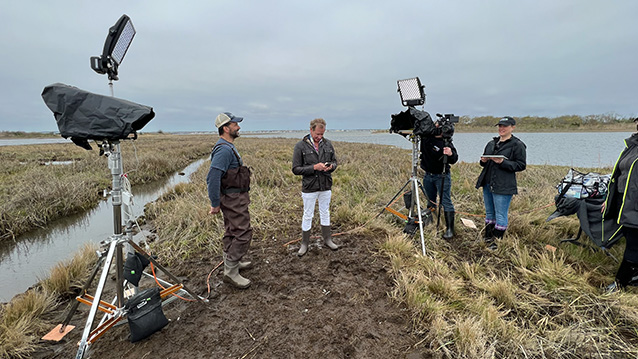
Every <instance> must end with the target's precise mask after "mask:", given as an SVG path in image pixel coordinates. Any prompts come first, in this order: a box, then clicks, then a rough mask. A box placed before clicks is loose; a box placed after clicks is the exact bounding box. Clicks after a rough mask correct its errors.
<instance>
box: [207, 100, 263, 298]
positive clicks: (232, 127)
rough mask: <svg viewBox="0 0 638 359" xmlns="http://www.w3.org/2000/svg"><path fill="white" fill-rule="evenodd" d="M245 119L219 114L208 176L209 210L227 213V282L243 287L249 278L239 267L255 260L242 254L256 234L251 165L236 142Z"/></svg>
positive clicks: (245, 267) (223, 243) (225, 275)
mask: <svg viewBox="0 0 638 359" xmlns="http://www.w3.org/2000/svg"><path fill="white" fill-rule="evenodd" d="M242 120H243V118H242V117H237V116H235V115H233V114H232V113H230V112H223V113H220V114H219V115H217V118H216V119H215V127H217V130H218V132H219V140H218V141H217V143H216V144H215V147H213V151H212V153H211V160H210V170H209V171H208V176H207V177H206V184H207V186H208V198H209V199H210V211H209V213H210V214H217V213H219V212H220V211H221V212H222V214H223V216H224V229H225V233H224V236H223V237H222V247H223V248H222V249H223V258H224V282H228V283H230V284H232V285H233V286H235V287H237V288H240V289H244V288H248V287H249V286H250V280H249V279H247V278H244V277H242V276H241V274H239V270H240V269H242V270H243V269H249V268H252V263H251V262H249V261H242V258H243V257H244V255H246V253H247V252H248V248H249V247H250V242H251V241H252V238H253V230H252V227H251V226H250V213H248V205H249V204H250V198H249V196H248V191H249V190H250V169H248V167H246V166H244V165H243V161H242V159H241V157H240V156H239V153H238V152H237V149H236V148H235V145H234V143H233V142H234V140H235V139H236V138H237V137H239V129H240V127H239V122H241V121H242Z"/></svg>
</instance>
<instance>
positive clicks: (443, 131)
mask: <svg viewBox="0 0 638 359" xmlns="http://www.w3.org/2000/svg"><path fill="white" fill-rule="evenodd" d="M436 117H438V119H437V120H436V122H435V127H436V128H437V132H440V133H438V134H435V136H438V135H441V136H442V137H443V138H444V139H448V140H449V139H450V138H452V136H453V135H454V124H455V123H459V116H454V114H452V113H446V114H445V115H441V114H440V113H437V114H436ZM437 124H438V126H437Z"/></svg>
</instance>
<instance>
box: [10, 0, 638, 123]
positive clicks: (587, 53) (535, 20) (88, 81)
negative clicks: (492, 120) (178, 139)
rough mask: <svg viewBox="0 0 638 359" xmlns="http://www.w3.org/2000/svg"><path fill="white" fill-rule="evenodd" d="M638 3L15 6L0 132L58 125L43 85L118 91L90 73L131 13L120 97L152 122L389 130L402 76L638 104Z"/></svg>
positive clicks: (561, 108)
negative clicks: (220, 115) (224, 115)
mask: <svg viewBox="0 0 638 359" xmlns="http://www.w3.org/2000/svg"><path fill="white" fill-rule="evenodd" d="M637 10H638V3H636V2H633V1H629V0H625V1H614V2H600V1H576V0H571V1H560V2H557V1H549V0H540V1H534V2H519V1H517V2H511V1H506V0H488V1H481V2H475V1H469V0H467V1H460V0H459V1H446V2H415V1H407V0H400V1H395V2H388V1H378V0H375V1H349V2H343V1H322V2H311V3H308V2H298V1H283V0H280V1H269V2H256V1H253V2H250V1H232V2H231V1H226V2H219V1H215V2H211V1H189V2H182V3H179V4H178V3H175V2H168V1H162V0H158V1H139V2H130V1H120V0H117V1H112V2H111V3H109V6H97V5H96V4H91V5H89V4H88V3H83V2H70V1H68V2H55V3H53V2H44V3H35V2H32V1H22V2H10V3H8V4H5V5H4V7H3V12H2V14H1V15H0V20H2V21H1V22H0V48H2V49H3V56H2V57H1V58H2V59H1V60H0V61H1V62H0V65H1V66H0V83H2V86H1V90H0V95H1V96H0V130H9V131H15V130H25V131H54V130H56V129H57V128H56V125H55V121H54V119H53V116H52V114H51V113H50V112H49V111H48V109H47V108H46V107H45V106H44V103H43V102H42V100H41V98H40V93H41V91H42V89H43V88H44V86H46V85H48V84H51V83H54V82H62V83H66V84H70V85H73V86H77V87H79V88H82V89H84V90H87V91H91V92H96V93H101V94H105V95H106V94H108V93H109V90H108V86H107V82H108V80H107V78H106V77H105V76H104V75H98V74H96V73H95V72H93V71H92V70H91V69H90V66H89V57H90V56H96V55H100V54H101V50H102V46H103V43H104V39H105V38H106V34H107V30H108V28H109V27H110V26H112V25H113V24H114V23H115V21H116V20H117V19H118V18H119V17H120V16H121V15H122V14H124V13H126V14H127V15H129V16H130V17H131V19H132V21H133V24H134V25H135V28H136V30H137V35H136V37H135V39H134V41H133V43H132V45H131V47H130V49H129V52H128V53H127V55H126V57H125V59H124V61H123V63H122V65H121V67H120V81H117V82H115V84H114V89H115V95H116V96H117V97H121V98H125V99H128V100H131V101H135V102H139V103H142V104H145V105H149V106H153V107H154V109H155V111H156V113H157V116H156V118H155V119H154V120H153V121H151V122H150V123H149V124H148V125H147V126H146V128H145V130H148V131H156V130H164V131H178V130H185V131H192V130H195V131H196V130H213V128H212V121H213V120H212V119H213V118H214V116H215V115H216V113H217V112H220V111H231V112H234V113H236V114H238V115H241V116H244V117H245V118H246V121H244V122H243V123H242V128H243V129H244V130H263V129H304V128H306V127H307V124H308V122H309V120H310V119H312V118H315V117H324V118H325V119H326V120H327V121H328V125H329V127H331V128H341V129H353V128H387V127H388V126H389V119H390V117H389V116H390V114H392V113H397V112H399V111H402V110H403V108H402V106H401V104H400V101H399V96H398V94H397V92H396V81H397V80H398V79H403V78H409V77H413V76H419V77H420V79H421V81H422V82H423V83H424V84H425V86H426V92H427V103H426V106H425V109H426V110H427V111H430V112H432V113H434V112H448V113H449V112H454V113H455V114H459V115H468V116H481V115H495V116H500V115H505V114H509V115H513V116H525V115H539V116H557V115H563V114H579V115H588V114H600V113H608V112H616V113H618V114H620V115H622V116H632V115H634V114H635V113H636V110H635V108H634V104H633V101H634V99H635V98H636V91H635V90H634V87H635V85H634V84H635V83H636V80H638V75H637V72H636V71H635V70H634V63H635V59H636V55H637V54H638V44H637V43H636V41H635V39H636V38H638V24H636V22H635V20H634V18H633V16H634V14H636V13H638V11H637Z"/></svg>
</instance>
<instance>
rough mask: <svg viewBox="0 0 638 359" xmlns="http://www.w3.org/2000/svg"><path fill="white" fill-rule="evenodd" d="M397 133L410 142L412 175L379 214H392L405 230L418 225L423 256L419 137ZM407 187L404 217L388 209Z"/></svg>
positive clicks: (404, 132) (422, 192)
mask: <svg viewBox="0 0 638 359" xmlns="http://www.w3.org/2000/svg"><path fill="white" fill-rule="evenodd" d="M398 133H399V134H400V135H402V136H404V137H406V138H407V139H408V140H410V142H412V175H411V176H410V179H409V180H408V181H407V182H405V184H404V185H403V187H401V189H399V192H397V194H396V195H394V197H392V199H391V200H390V202H388V204H386V205H385V207H384V208H383V209H382V210H381V212H380V213H383V211H388V212H390V213H392V214H394V215H395V216H397V217H399V218H402V219H404V220H405V221H406V228H407V227H408V226H414V225H416V224H418V225H419V234H420V236H421V249H422V252H423V255H425V238H424V236H423V219H424V215H423V213H422V209H421V200H420V198H419V197H420V195H419V191H420V193H421V194H423V196H424V197H425V198H427V195H426V194H425V190H424V189H423V184H422V183H421V181H420V179H419V177H418V176H417V169H418V167H419V145H420V142H421V139H420V137H419V136H416V135H414V133H413V132H412V131H399V132H398ZM408 187H409V188H410V191H411V193H412V195H411V196H410V198H409V200H406V201H405V202H406V208H407V209H408V215H407V216H406V215H404V214H402V213H400V212H398V211H395V210H394V209H392V208H390V205H391V204H392V203H393V202H394V200H395V199H396V198H397V197H399V195H400V194H401V193H402V192H403V191H404V190H405V189H406V188H408ZM427 216H430V213H428V214H427ZM417 219H418V220H417ZM404 231H405V230H404Z"/></svg>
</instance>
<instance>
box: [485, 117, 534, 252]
mask: <svg viewBox="0 0 638 359" xmlns="http://www.w3.org/2000/svg"><path fill="white" fill-rule="evenodd" d="M496 126H498V137H494V138H493V139H492V140H491V141H490V142H488V143H487V145H486V146H485V150H484V151H483V154H482V155H481V160H480V161H479V164H480V165H481V166H482V167H483V170H482V171H481V174H480V175H479V177H478V180H477V181H476V188H479V187H483V202H484V203H485V234H484V239H485V242H486V243H487V245H488V248H490V249H496V242H495V240H496V239H500V238H503V235H504V234H505V230H506V229H507V224H508V220H507V212H508V211H509V206H510V202H511V201H512V196H513V195H515V194H517V193H518V187H517V184H516V172H520V171H523V170H525V168H526V167H527V152H526V149H527V146H525V144H524V143H523V141H521V140H520V139H519V138H518V137H516V136H514V135H512V132H513V131H514V129H515V128H516V120H514V118H512V117H509V116H506V117H503V118H501V120H500V121H498V123H497V124H496Z"/></svg>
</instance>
